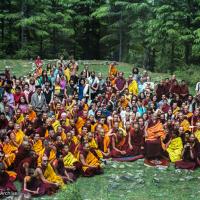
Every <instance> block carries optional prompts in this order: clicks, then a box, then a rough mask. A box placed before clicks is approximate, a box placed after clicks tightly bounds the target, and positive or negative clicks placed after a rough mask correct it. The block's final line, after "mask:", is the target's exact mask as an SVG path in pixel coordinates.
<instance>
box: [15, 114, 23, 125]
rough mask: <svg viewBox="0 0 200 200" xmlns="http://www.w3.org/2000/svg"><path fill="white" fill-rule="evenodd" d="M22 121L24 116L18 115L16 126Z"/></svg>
mask: <svg viewBox="0 0 200 200" xmlns="http://www.w3.org/2000/svg"><path fill="white" fill-rule="evenodd" d="M23 121H24V116H23V114H21V115H20V117H19V118H18V119H17V120H16V123H17V124H21V123H22V122H23Z"/></svg>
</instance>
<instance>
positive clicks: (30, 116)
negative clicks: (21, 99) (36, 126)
mask: <svg viewBox="0 0 200 200" xmlns="http://www.w3.org/2000/svg"><path fill="white" fill-rule="evenodd" d="M36 118H37V115H36V113H35V111H34V110H33V106H32V105H31V104H29V105H28V119H29V121H30V122H32V123H34V122H35V120H36Z"/></svg>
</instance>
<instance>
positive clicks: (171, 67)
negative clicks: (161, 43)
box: [170, 42, 175, 73]
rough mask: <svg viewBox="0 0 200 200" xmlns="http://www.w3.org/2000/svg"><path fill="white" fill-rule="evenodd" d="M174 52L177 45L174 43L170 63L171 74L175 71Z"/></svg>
mask: <svg viewBox="0 0 200 200" xmlns="http://www.w3.org/2000/svg"><path fill="white" fill-rule="evenodd" d="M174 50H175V44H174V42H172V44H171V59H170V60H171V61H170V72H171V73H172V72H173V71H174Z"/></svg>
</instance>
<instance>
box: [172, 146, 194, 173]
mask: <svg viewBox="0 0 200 200" xmlns="http://www.w3.org/2000/svg"><path fill="white" fill-rule="evenodd" d="M192 152H193V154H194V159H193V158H191V156H190V149H189V148H186V150H185V152H184V155H183V159H182V160H180V161H176V162H175V167H176V168H179V169H188V170H194V169H195V168H196V166H197V164H196V160H197V156H196V152H195V148H193V149H192Z"/></svg>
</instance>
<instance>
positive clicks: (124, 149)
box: [110, 122, 131, 157]
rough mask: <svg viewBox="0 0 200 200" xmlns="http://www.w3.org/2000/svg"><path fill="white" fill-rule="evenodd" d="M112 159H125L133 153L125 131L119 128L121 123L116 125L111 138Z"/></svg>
mask: <svg viewBox="0 0 200 200" xmlns="http://www.w3.org/2000/svg"><path fill="white" fill-rule="evenodd" d="M111 142H112V147H111V152H110V156H111V157H123V156H127V155H128V154H129V153H130V152H131V151H130V149H129V146H128V136H127V133H126V131H125V130H123V129H122V128H119V123H118V122H115V123H114V128H113V129H112V136H111Z"/></svg>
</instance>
